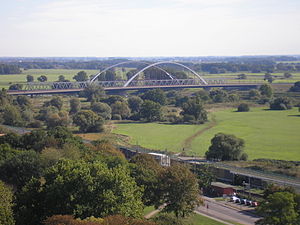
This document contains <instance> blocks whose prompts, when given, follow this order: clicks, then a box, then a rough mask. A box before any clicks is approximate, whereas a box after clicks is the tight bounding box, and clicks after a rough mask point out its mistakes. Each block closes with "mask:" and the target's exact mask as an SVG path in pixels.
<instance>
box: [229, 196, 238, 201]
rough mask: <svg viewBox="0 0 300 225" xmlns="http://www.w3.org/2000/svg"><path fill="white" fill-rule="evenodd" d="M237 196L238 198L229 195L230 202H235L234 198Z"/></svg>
mask: <svg viewBox="0 0 300 225" xmlns="http://www.w3.org/2000/svg"><path fill="white" fill-rule="evenodd" d="M237 198H238V197H236V196H231V197H230V200H229V201H230V202H235V200H236V199H237Z"/></svg>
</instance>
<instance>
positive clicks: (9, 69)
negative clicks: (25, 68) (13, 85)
mask: <svg viewBox="0 0 300 225" xmlns="http://www.w3.org/2000/svg"><path fill="white" fill-rule="evenodd" d="M20 73H22V70H21V69H20V67H19V66H17V65H13V64H0V74H20Z"/></svg>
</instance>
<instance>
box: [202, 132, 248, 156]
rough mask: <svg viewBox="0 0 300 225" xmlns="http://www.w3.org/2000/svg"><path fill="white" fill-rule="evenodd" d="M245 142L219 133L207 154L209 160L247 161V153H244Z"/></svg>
mask: <svg viewBox="0 0 300 225" xmlns="http://www.w3.org/2000/svg"><path fill="white" fill-rule="evenodd" d="M244 147H245V142H244V140H243V139H240V138H237V137H236V136H234V135H230V134H223V133H218V134H216V135H215V136H214V137H213V138H212V139H211V146H210V147H209V149H208V151H207V152H206V153H205V155H206V158H207V159H208V160H221V161H233V160H245V159H246V158H247V155H246V153H243V149H244Z"/></svg>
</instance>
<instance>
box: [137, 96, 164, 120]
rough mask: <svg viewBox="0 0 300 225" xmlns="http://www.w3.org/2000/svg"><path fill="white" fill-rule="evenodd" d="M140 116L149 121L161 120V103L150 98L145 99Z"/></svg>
mask: <svg viewBox="0 0 300 225" xmlns="http://www.w3.org/2000/svg"><path fill="white" fill-rule="evenodd" d="M140 117H141V118H143V119H145V120H146V121H149V122H153V121H159V120H161V118H162V111H161V105H160V104H159V103H156V102H153V101H150V100H145V101H144V102H143V104H142V106H141V110H140Z"/></svg>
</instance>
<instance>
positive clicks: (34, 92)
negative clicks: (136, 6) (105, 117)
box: [8, 83, 261, 95]
mask: <svg viewBox="0 0 300 225" xmlns="http://www.w3.org/2000/svg"><path fill="white" fill-rule="evenodd" d="M260 85H261V84H259V83H224V84H208V85H203V84H191V85H153V86H152V85H151V86H127V87H104V90H105V91H130V90H143V89H144V90H147V89H155V88H163V89H176V88H214V87H236V88H239V87H248V88H255V87H257V86H260ZM83 90H84V88H74V89H37V90H19V91H14V90H9V91H8V94H10V95H49V94H68V93H70V94H71V93H79V92H80V91H83Z"/></svg>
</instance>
